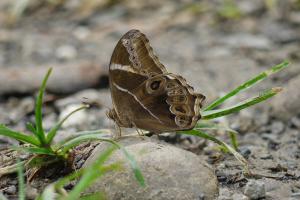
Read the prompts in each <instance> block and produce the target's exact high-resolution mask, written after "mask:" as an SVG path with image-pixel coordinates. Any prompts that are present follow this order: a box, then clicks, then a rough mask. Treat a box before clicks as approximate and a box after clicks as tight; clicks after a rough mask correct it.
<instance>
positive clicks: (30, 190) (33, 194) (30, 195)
mask: <svg viewBox="0 0 300 200" xmlns="http://www.w3.org/2000/svg"><path fill="white" fill-rule="evenodd" d="M38 195H39V193H38V190H37V189H36V188H34V187H31V186H30V185H27V186H26V197H27V199H36V198H37V196H38Z"/></svg>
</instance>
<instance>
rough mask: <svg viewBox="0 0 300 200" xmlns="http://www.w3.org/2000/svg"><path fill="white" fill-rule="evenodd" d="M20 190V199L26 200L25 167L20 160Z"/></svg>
mask: <svg viewBox="0 0 300 200" xmlns="http://www.w3.org/2000/svg"><path fill="white" fill-rule="evenodd" d="M18 189H19V194H18V197H19V198H18V199H19V200H25V181H24V171H23V165H22V163H21V162H20V160H18Z"/></svg>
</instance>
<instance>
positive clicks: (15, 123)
mask: <svg viewBox="0 0 300 200" xmlns="http://www.w3.org/2000/svg"><path fill="white" fill-rule="evenodd" d="M29 2H30V3H29V4H28V5H27V7H25V10H24V11H23V12H20V9H19V10H18V9H17V6H18V5H16V4H17V3H16V2H14V1H8V0H5V1H1V3H0V24H1V25H0V72H1V73H2V74H4V75H5V74H9V73H8V71H9V70H11V69H14V70H16V71H20V72H22V71H24V69H27V68H33V67H34V69H36V72H35V70H32V71H29V72H30V73H27V74H26V75H27V76H28V77H27V79H28V80H32V81H33V82H34V80H35V79H37V80H40V79H41V77H38V74H39V73H38V71H39V70H43V69H45V67H48V66H52V67H53V68H54V71H55V70H59V69H58V68H59V67H60V66H65V65H68V66H71V67H70V68H69V69H70V70H72V66H74V68H75V67H76V66H80V65H81V63H88V64H90V65H94V66H97V67H99V68H101V69H103V70H102V71H101V72H99V77H100V76H101V80H100V78H99V80H97V81H96V82H93V83H89V84H86V85H85V84H83V86H82V87H81V88H80V87H78V85H80V82H79V83H78V82H76V81H77V80H81V79H80V78H82V77H80V78H78V77H77V76H76V75H74V76H71V78H70V79H71V80H72V81H73V82H70V84H69V85H67V86H66V88H67V89H65V90H60V89H59V88H55V87H53V90H51V91H50V92H49V93H48V94H47V96H46V105H45V109H44V123H45V124H44V126H45V128H50V127H51V125H53V124H54V122H55V121H56V120H57V119H59V118H61V116H62V115H63V114H64V113H66V112H68V111H69V110H70V109H72V108H74V106H75V107H76V106H77V105H79V104H80V103H81V102H82V101H83V99H84V98H87V99H90V100H92V101H94V102H97V106H95V107H92V108H91V109H89V110H88V111H86V112H83V114H78V115H76V116H75V117H74V118H72V119H71V120H70V121H69V122H68V123H66V124H65V126H64V127H63V130H62V131H61V132H60V137H64V136H65V134H70V133H72V132H76V131H80V130H93V129H101V128H113V123H112V122H111V121H109V120H108V119H107V117H106V115H105V111H106V110H107V107H110V106H111V100H110V93H109V89H108V82H107V73H108V72H107V69H108V63H109V61H110V56H111V53H112V50H113V48H114V47H115V45H116V43H117V41H118V40H119V38H120V37H121V36H122V35H123V34H124V33H125V32H127V31H128V30H130V29H133V28H134V29H139V30H141V31H142V32H143V33H145V34H146V35H147V36H148V38H149V40H150V43H151V45H152V47H153V49H154V51H155V53H156V55H158V56H159V58H160V60H161V62H162V63H163V64H164V65H165V66H166V67H167V69H168V70H169V71H170V72H173V73H176V74H180V75H182V76H183V77H185V78H186V79H187V80H188V82H189V83H190V84H191V85H192V86H194V88H195V90H196V91H197V92H201V93H203V94H205V95H206V96H207V102H210V101H212V100H213V99H214V98H216V97H218V96H220V95H222V94H224V93H225V92H226V91H229V90H230V89H233V88H234V87H235V86H237V85H239V84H241V83H242V82H243V81H245V80H247V79H248V78H250V77H252V76H253V75H255V74H258V73H259V72H261V71H263V70H265V69H267V68H268V67H271V66H273V65H275V64H278V63H280V62H282V61H283V60H285V59H287V60H289V61H290V62H291V65H290V66H289V68H287V69H286V70H284V71H282V72H280V73H279V74H276V75H275V76H272V77H271V78H270V79H268V80H266V81H264V82H262V83H260V84H259V85H258V86H255V88H253V89H250V90H249V91H247V92H245V93H242V94H241V95H239V96H238V97H236V98H234V99H233V100H231V101H230V102H229V103H226V105H231V104H233V103H235V102H238V101H240V100H242V99H245V98H247V97H250V96H253V95H255V94H257V93H258V92H260V91H262V90H263V89H266V88H270V87H276V86H281V87H283V88H284V91H283V92H282V93H281V94H279V95H278V96H275V97H274V98H273V99H271V100H268V101H267V102H264V103H262V104H260V105H258V106H255V107H253V108H250V109H247V110H245V111H242V112H240V113H238V114H234V115H231V116H229V117H224V118H220V119H218V122H219V123H221V124H226V125H228V126H230V127H231V128H233V129H235V130H237V131H238V132H239V135H238V141H239V145H240V147H239V150H240V153H241V154H242V155H243V156H244V157H245V158H247V159H248V161H249V163H250V165H251V169H252V170H253V171H254V172H256V173H259V174H262V175H264V177H263V178H259V179H257V180H248V179H247V178H245V177H244V176H243V175H242V171H241V170H242V167H241V166H240V165H239V163H238V162H237V161H236V160H235V158H234V157H233V156H231V155H229V154H228V155H227V154H223V153H222V152H220V151H218V150H216V148H215V147H216V146H215V144H213V143H211V142H207V141H204V140H202V139H198V138H194V137H190V136H179V135H174V134H172V133H166V134H163V135H161V136H159V137H158V138H159V139H161V140H165V141H167V142H170V143H172V144H174V145H176V146H179V147H181V148H184V149H188V150H190V151H192V152H195V153H197V154H199V155H201V156H204V157H205V159H206V161H207V162H208V163H209V164H210V165H211V166H212V167H213V169H214V170H215V173H216V175H217V177H218V181H219V184H220V185H219V186H220V195H219V198H218V199H219V200H221V199H222V200H225V199H236V200H237V199H246V198H247V197H246V196H245V193H247V192H246V190H250V191H252V192H253V193H260V192H262V193H263V194H264V195H263V196H262V199H291V200H295V199H300V133H299V130H300V101H299V98H300V90H299V85H300V3H299V1H296V0H294V1H293V0H287V1H284V0H278V1H259V0H254V1H246V0H242V1H236V3H234V1H230V0H228V1H208V0H207V1H200V2H198V1H189V0H187V1H183V0H179V1H171V0H166V1H157V0H154V1H133V0H127V1H122V2H119V1H104V0H103V1H96V0H94V1H91V0H90V1H88V2H89V3H86V4H83V3H80V1H76V0H69V1H57V4H51V3H49V2H50V1H49V2H48V1H40V2H42V3H38V2H39V1H35V0H31V1H29ZM53 2H55V1H53ZM59 2H60V3H59ZM13 5H15V7H13ZM19 6H20V5H19ZM12 7H13V8H15V9H12ZM20 13H21V14H20ZM64 75H65V76H67V73H66V74H60V75H59V77H61V79H62V80H64ZM80 76H83V77H85V76H87V77H86V78H87V79H88V76H89V73H87V72H85V71H84V73H82V74H80ZM0 77H1V76H0ZM3 78H4V81H3V80H2V82H1V81H0V82H1V83H2V85H0V123H4V124H6V125H7V126H9V127H11V128H14V129H16V130H20V131H24V130H25V124H26V122H28V121H33V119H34V112H33V108H34V94H35V92H33V90H34V86H32V87H31V86H30V84H28V85H29V86H28V88H27V87H23V88H24V89H23V90H18V87H19V88H22V86H24V85H23V82H22V81H24V79H22V81H20V82H18V84H10V85H5V84H4V83H5V82H6V81H5V78H7V79H9V78H11V77H3ZM14 78H15V77H14ZM16 80H18V79H16ZM28 80H27V81H28ZM50 80H51V79H50ZM83 80H86V79H84V78H83ZM29 82H30V81H29ZM66 82H67V81H66ZM27 83H28V82H27ZM38 83H39V82H38ZM73 83H74V84H73ZM61 84H62V85H63V84H64V82H63V81H62V83H61ZM32 85H34V83H33V84H32ZM75 85H76V87H77V88H75V89H74V88H72V87H73V86H74V87H75ZM70 87H71V88H70ZM78 88H79V89H80V91H79V89H78ZM10 91H11V92H10ZM18 91H19V92H18ZM20 91H21V92H20ZM74 91H77V92H74ZM216 134H217V136H218V137H219V138H221V139H223V140H225V141H229V140H228V137H227V135H226V134H224V133H222V132H218V133H216ZM154 137H156V136H154ZM58 140H59V139H58ZM12 144H13V145H15V144H17V142H15V141H12V140H9V139H7V138H5V137H1V136H0V149H5V148H6V147H7V146H9V145H12ZM251 181H252V182H253V183H251V184H250V182H251ZM15 185H16V180H7V182H3V181H2V183H0V191H2V192H3V193H4V195H6V196H8V197H12V198H13V196H14V195H15V194H16V191H17V189H16V186H15ZM261 185H263V186H262V187H264V188H265V191H259V188H260V186H261ZM249 188H250V189H249ZM251 189H252V190H251Z"/></svg>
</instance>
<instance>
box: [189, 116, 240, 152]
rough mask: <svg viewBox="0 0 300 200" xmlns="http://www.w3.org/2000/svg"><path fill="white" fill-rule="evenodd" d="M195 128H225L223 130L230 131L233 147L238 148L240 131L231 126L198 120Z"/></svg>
mask: <svg viewBox="0 0 300 200" xmlns="http://www.w3.org/2000/svg"><path fill="white" fill-rule="evenodd" d="M194 129H195V130H200V131H201V130H204V131H205V130H223V131H226V132H227V133H229V137H230V141H231V144H232V146H233V148H234V149H235V150H237V149H238V141H237V134H238V132H236V131H235V130H233V129H231V128H229V127H226V126H222V125H218V124H215V123H211V122H210V123H208V122H203V121H201V122H198V123H197V124H196V126H195V128H194Z"/></svg>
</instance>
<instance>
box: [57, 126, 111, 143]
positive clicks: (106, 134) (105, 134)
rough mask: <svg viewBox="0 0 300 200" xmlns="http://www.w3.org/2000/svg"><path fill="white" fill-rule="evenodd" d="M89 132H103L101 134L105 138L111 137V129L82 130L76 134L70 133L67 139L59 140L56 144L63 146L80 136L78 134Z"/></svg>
mask: <svg viewBox="0 0 300 200" xmlns="http://www.w3.org/2000/svg"><path fill="white" fill-rule="evenodd" d="M89 134H101V136H102V137H103V138H107V139H109V138H111V134H112V133H111V130H110V129H99V130H92V131H80V132H77V133H75V134H74V135H70V136H69V137H67V138H66V139H64V140H62V141H59V142H58V143H57V144H56V145H57V146H58V147H60V146H62V145H63V144H65V143H66V142H68V141H70V140H72V139H74V138H76V137H78V136H82V135H89Z"/></svg>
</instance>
